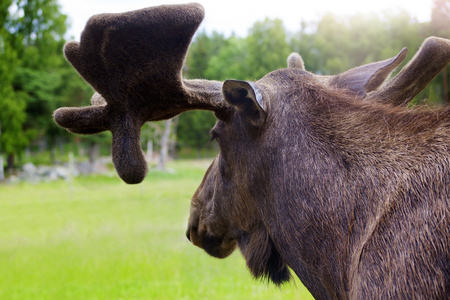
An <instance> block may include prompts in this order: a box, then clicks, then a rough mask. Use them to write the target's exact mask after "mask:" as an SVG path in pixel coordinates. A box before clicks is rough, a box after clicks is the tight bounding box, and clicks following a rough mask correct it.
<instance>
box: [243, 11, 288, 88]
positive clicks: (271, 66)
mask: <svg viewBox="0 0 450 300" xmlns="http://www.w3.org/2000/svg"><path fill="white" fill-rule="evenodd" d="M247 49H248V53H247V58H246V62H247V67H248V69H249V73H248V75H249V78H247V79H249V80H256V79H260V78H262V77H263V76H264V75H266V74H267V73H269V72H271V71H273V70H276V69H280V68H285V67H286V58H287V57H288V55H289V53H290V52H291V50H290V49H289V46H288V40H287V33H286V30H285V28H284V26H283V22H282V21H281V20H279V19H275V20H271V19H269V18H266V19H265V20H264V21H262V22H256V23H255V24H254V25H253V27H252V28H251V29H250V31H249V35H248V37H247Z"/></svg>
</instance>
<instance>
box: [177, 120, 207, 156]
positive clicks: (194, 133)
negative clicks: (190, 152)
mask: <svg viewBox="0 0 450 300" xmlns="http://www.w3.org/2000/svg"><path fill="white" fill-rule="evenodd" d="M215 123H216V119H215V117H214V115H213V113H211V112H208V111H191V112H185V113H183V114H181V115H180V123H179V125H178V130H177V135H178V147H179V148H184V147H187V148H194V149H197V150H200V149H202V148H206V147H211V146H212V145H208V140H209V139H210V135H209V131H210V130H211V128H212V127H213V126H214V124H215Z"/></svg>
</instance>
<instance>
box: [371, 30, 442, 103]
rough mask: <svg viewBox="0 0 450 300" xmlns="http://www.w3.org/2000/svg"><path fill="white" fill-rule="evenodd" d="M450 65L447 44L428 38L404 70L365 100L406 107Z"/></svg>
mask: <svg viewBox="0 0 450 300" xmlns="http://www.w3.org/2000/svg"><path fill="white" fill-rule="evenodd" d="M449 63H450V40H447V39H443V38H438V37H429V38H427V39H426V40H425V41H424V42H423V44H422V46H421V47H420V49H419V51H417V53H416V55H414V57H413V58H412V59H411V61H410V62H409V63H408V64H407V65H406V66H405V67H403V69H402V70H401V71H400V72H399V73H398V74H397V75H396V76H395V77H394V78H392V79H391V80H389V81H388V82H386V84H384V85H383V86H382V87H381V88H379V89H378V90H374V91H372V92H371V93H369V94H368V95H367V97H366V100H368V101H376V102H380V103H385V104H392V105H396V106H400V105H407V104H408V103H409V102H410V101H411V100H412V99H413V98H414V96H416V95H417V94H418V93H419V92H420V91H421V90H423V89H424V88H425V87H426V86H427V85H428V83H430V82H431V80H433V78H434V77H436V76H437V75H438V74H439V73H440V72H441V71H442V69H444V68H445V67H447V65H448V64H449Z"/></svg>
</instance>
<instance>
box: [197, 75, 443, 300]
mask: <svg viewBox="0 0 450 300" xmlns="http://www.w3.org/2000/svg"><path fill="white" fill-rule="evenodd" d="M291 83H295V84H296V89H295V90H289V89H284V88H278V87H286V86H287V85H289V84H291ZM256 85H257V86H258V87H259V88H260V89H261V92H262V93H263V98H265V99H266V100H267V101H268V102H269V103H264V105H267V106H269V107H270V109H266V112H267V120H266V123H265V125H263V128H261V129H260V131H259V132H258V133H257V134H254V131H252V132H253V134H249V130H248V128H246V127H245V126H246V125H245V124H246V123H245V122H242V120H241V119H242V118H243V117H245V116H242V115H240V114H237V113H236V114H235V115H234V116H233V117H232V118H231V120H229V121H226V122H223V121H220V120H219V121H218V123H217V124H216V127H215V128H214V129H213V130H214V134H215V135H216V136H217V139H218V141H219V145H220V147H221V154H220V155H219V156H218V158H216V160H215V161H214V163H213V164H212V166H211V169H210V170H209V171H208V173H207V174H206V175H205V179H204V184H202V185H201V186H200V187H199V190H198V191H197V193H196V194H195V195H194V197H193V200H192V201H193V203H195V206H193V209H192V212H191V214H192V215H197V214H200V215H203V218H200V220H196V221H195V222H199V223H203V222H205V228H206V230H205V232H203V233H202V234H204V235H208V236H214V234H215V232H221V235H225V236H227V240H230V239H235V240H236V241H237V243H238V245H239V247H240V248H241V251H242V253H243V255H244V257H245V258H246V260H247V264H248V267H249V269H250V270H251V271H252V273H253V274H254V275H255V276H257V277H258V276H260V275H262V274H264V273H263V272H261V271H260V270H265V269H269V268H274V264H273V262H271V261H270V260H269V259H267V257H268V256H269V254H268V253H272V251H275V253H277V256H278V257H279V260H280V262H277V263H276V264H275V265H276V266H278V270H281V272H282V273H283V272H284V271H282V270H283V266H286V265H287V266H289V267H291V268H292V270H293V271H294V272H295V273H296V274H297V275H298V276H299V277H300V279H301V280H302V282H303V283H304V284H305V285H306V286H307V287H308V289H309V290H310V291H311V292H312V294H313V295H314V296H315V297H316V298H320V299H332V298H343V299H345V298H353V299H374V298H377V299H385V298H388V299H390V298H397V299H405V298H411V297H413V296H414V297H418V298H423V299H444V298H446V297H448V296H449V295H450V294H449V293H450V286H449V282H450V212H449V207H450V200H449V195H450V152H449V148H448V147H449V142H450V108H445V109H439V110H435V111H430V110H424V109H414V110H410V109H405V108H391V107H388V106H385V105H378V104H376V103H364V102H361V101H360V100H359V99H358V98H356V97H354V96H348V95H346V94H345V93H343V92H342V91H338V90H335V89H330V88H329V87H326V86H318V85H317V81H316V80H315V78H314V76H311V75H310V74H307V73H304V72H301V71H297V70H280V71H276V72H273V73H271V74H269V75H267V76H266V77H265V78H263V79H261V80H260V81H258V82H257V83H256ZM243 126H244V127H243ZM280 132H282V134H280ZM280 145H282V146H280ZM212 179H213V181H212V182H209V180H212ZM205 182H206V183H207V184H205ZM243 183H245V184H243ZM206 207H207V208H209V211H208V212H205V211H204V208H206ZM195 222H194V221H193V220H192V219H191V221H190V223H189V224H190V230H189V232H190V233H191V234H197V233H195V232H193V229H192V223H195ZM197 224H198V223H197ZM196 226H197V227H198V225H196ZM216 226H217V227H216ZM200 240H201V239H200ZM194 243H195V244H197V245H199V246H201V247H202V245H201V242H200V243H199V242H198V240H197V241H194ZM219 248H220V247H219ZM215 252H216V253H220V249H215ZM209 253H210V252H209ZM210 254H211V253H210ZM226 254H229V252H228V251H227V253H226ZM223 256H225V254H222V255H221V257H223ZM255 258H257V259H255ZM269 274H270V273H269ZM280 276H281V277H280ZM269 277H270V278H271V279H272V280H274V281H275V282H276V283H280V282H283V281H284V280H285V279H287V278H288V277H286V276H285V275H279V274H277V273H275V274H272V275H269ZM280 278H283V279H282V280H280Z"/></svg>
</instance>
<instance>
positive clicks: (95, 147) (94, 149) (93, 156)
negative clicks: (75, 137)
mask: <svg viewBox="0 0 450 300" xmlns="http://www.w3.org/2000/svg"><path fill="white" fill-rule="evenodd" d="M88 151H89V153H88V154H89V165H90V166H89V173H93V172H94V166H95V161H96V160H97V158H98V155H99V152H100V146H99V144H97V143H90V144H89V150H88Z"/></svg>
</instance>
